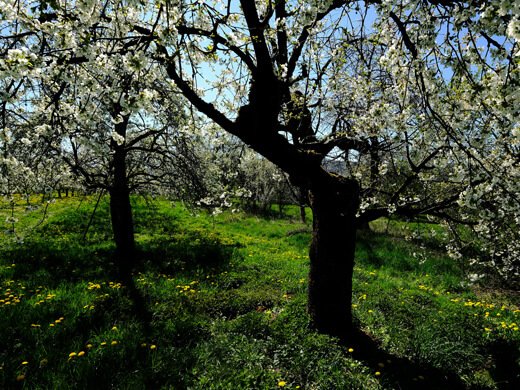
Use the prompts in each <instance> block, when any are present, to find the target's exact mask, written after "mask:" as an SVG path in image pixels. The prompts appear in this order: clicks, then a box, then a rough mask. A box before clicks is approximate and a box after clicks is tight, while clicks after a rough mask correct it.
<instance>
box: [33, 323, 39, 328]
mask: <svg viewBox="0 0 520 390" xmlns="http://www.w3.org/2000/svg"><path fill="white" fill-rule="evenodd" d="M40 326H41V325H40V324H31V328H39V327H40Z"/></svg>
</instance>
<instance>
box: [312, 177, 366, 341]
mask: <svg viewBox="0 0 520 390" xmlns="http://www.w3.org/2000/svg"><path fill="white" fill-rule="evenodd" d="M336 179H337V178H336ZM309 199H310V204H311V208H312V211H313V235H312V243H311V247H310V254H309V257H310V261H311V266H310V273H309V301H308V310H309V314H310V316H311V320H312V322H313V325H314V326H315V327H316V329H317V330H318V331H320V332H323V333H327V334H329V335H333V336H338V337H345V336H346V335H348V334H349V333H350V332H351V330H352V273H353V268H354V252H355V245H356V218H355V213H356V211H357V207H358V203H359V191H358V186H357V184H356V183H355V182H350V181H347V180H326V181H325V182H324V181H320V182H319V183H315V185H313V186H312V187H311V190H310V191H309Z"/></svg>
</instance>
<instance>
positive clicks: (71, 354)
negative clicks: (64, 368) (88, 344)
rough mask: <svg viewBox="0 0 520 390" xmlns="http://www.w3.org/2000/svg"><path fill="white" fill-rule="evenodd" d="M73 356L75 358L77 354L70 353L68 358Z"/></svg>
mask: <svg viewBox="0 0 520 390" xmlns="http://www.w3.org/2000/svg"><path fill="white" fill-rule="evenodd" d="M74 356H77V353H76V352H71V353H69V357H70V358H73V357H74Z"/></svg>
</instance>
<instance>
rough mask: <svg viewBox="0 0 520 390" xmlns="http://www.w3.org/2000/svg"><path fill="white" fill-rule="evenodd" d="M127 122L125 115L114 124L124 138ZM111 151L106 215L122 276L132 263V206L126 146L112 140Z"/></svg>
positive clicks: (133, 255) (129, 269) (133, 259)
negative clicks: (109, 184)
mask: <svg viewBox="0 0 520 390" xmlns="http://www.w3.org/2000/svg"><path fill="white" fill-rule="evenodd" d="M127 125H128V117H125V118H124V121H123V122H121V123H118V124H116V125H115V130H116V132H117V133H118V134H119V135H121V136H122V137H124V136H125V135H126V128H127ZM111 146H112V149H113V150H114V155H113V160H112V175H113V176H112V180H113V181H112V184H111V186H110V188H109V194H110V217H111V219H112V231H113V234H114V241H115V244H116V253H115V257H116V258H115V260H116V263H117V265H118V268H119V273H120V276H121V277H122V278H123V279H128V278H130V275H131V271H132V268H133V266H134V265H135V239H134V221H133V217H132V206H131V204H130V189H129V186H128V179H127V175H126V154H127V151H126V147H125V145H124V143H123V144H122V145H118V144H117V143H116V142H115V141H112V145H111Z"/></svg>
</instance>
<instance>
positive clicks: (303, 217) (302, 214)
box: [300, 205, 307, 223]
mask: <svg viewBox="0 0 520 390" xmlns="http://www.w3.org/2000/svg"><path fill="white" fill-rule="evenodd" d="M300 220H301V222H302V223H307V214H306V213H305V205H300Z"/></svg>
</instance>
